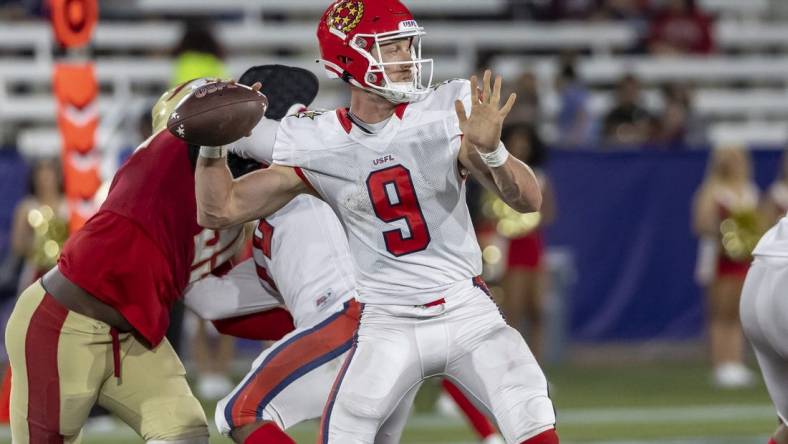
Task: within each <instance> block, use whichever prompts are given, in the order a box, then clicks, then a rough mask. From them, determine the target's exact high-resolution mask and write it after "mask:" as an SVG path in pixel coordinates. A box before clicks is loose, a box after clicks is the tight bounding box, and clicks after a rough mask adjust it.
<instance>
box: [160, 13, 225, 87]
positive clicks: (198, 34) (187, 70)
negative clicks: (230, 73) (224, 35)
mask: <svg viewBox="0 0 788 444" xmlns="http://www.w3.org/2000/svg"><path fill="white" fill-rule="evenodd" d="M172 55H173V57H174V58H175V71H174V73H173V77H172V82H171V83H172V84H173V85H177V84H179V83H183V82H186V81H188V80H191V79H194V78H197V77H219V78H227V69H226V67H225V65H224V61H223V60H224V57H225V50H224V48H223V47H222V45H221V43H219V41H218V40H217V39H216V37H215V36H214V34H213V30H212V29H211V28H210V27H209V26H208V25H207V24H205V23H202V22H188V23H187V24H186V29H185V31H184V33H183V36H182V37H181V40H180V42H179V43H178V45H177V46H176V47H175V49H173V51H172Z"/></svg>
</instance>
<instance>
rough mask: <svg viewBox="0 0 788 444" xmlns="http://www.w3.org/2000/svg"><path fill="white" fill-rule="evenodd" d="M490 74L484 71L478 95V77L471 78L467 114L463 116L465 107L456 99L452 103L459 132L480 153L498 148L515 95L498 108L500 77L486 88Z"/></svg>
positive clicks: (510, 96)
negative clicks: (468, 114) (457, 120)
mask: <svg viewBox="0 0 788 444" xmlns="http://www.w3.org/2000/svg"><path fill="white" fill-rule="evenodd" d="M491 79H492V71H490V70H489V69H488V70H486V71H484V77H483V78H482V90H481V95H480V94H479V92H480V90H479V87H478V80H479V79H478V78H477V77H476V76H475V75H474V76H471V115H470V116H466V114H465V106H463V104H462V102H461V101H460V100H457V101H455V102H454V109H455V111H457V118H458V119H459V120H460V130H461V131H462V132H463V134H464V135H465V137H466V138H467V139H468V141H469V142H471V143H472V144H474V145H475V146H476V148H477V149H478V150H479V151H481V152H492V151H495V149H496V148H497V147H498V142H499V141H500V140H501V129H502V128H503V121H504V119H505V118H506V116H507V115H508V114H509V111H511V110H512V106H514V102H515V100H516V99H517V94H514V93H512V94H510V95H509V99H508V100H507V101H506V103H504V105H503V106H502V107H500V106H499V105H500V103H501V84H502V83H503V79H502V78H501V76H496V77H495V84H494V85H492V87H491V86H490V80H491Z"/></svg>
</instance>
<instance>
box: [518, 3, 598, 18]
mask: <svg viewBox="0 0 788 444" xmlns="http://www.w3.org/2000/svg"><path fill="white" fill-rule="evenodd" d="M598 10H599V8H598V0H530V1H523V0H509V13H510V16H511V17H512V18H514V19H516V20H538V21H553V20H585V19H589V18H591V17H592V16H593V15H594V14H595V13H597V12H598Z"/></svg>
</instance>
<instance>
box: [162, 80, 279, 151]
mask: <svg viewBox="0 0 788 444" xmlns="http://www.w3.org/2000/svg"><path fill="white" fill-rule="evenodd" d="M266 108H268V98H266V97H265V95H264V94H262V93H260V92H257V91H254V90H252V88H250V87H248V86H245V85H240V84H238V83H234V82H224V81H219V82H212V83H207V84H205V85H203V86H201V87H199V88H196V89H195V90H194V91H192V92H191V94H189V95H188V96H186V97H184V98H183V100H181V102H180V103H179V104H178V106H177V107H176V108H175V110H174V111H173V112H172V114H170V117H169V119H168V120H167V129H168V130H170V132H171V133H172V134H173V135H175V137H178V138H180V139H183V140H185V141H187V142H189V143H191V144H194V145H205V146H221V145H227V144H229V143H233V142H235V141H236V140H238V139H240V138H242V137H244V136H247V135H248V134H249V133H250V132H251V131H252V129H254V127H255V126H256V125H257V122H259V121H260V119H261V118H262V117H263V115H264V114H265V110H266Z"/></svg>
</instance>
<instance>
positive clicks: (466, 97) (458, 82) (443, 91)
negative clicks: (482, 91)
mask: <svg viewBox="0 0 788 444" xmlns="http://www.w3.org/2000/svg"><path fill="white" fill-rule="evenodd" d="M470 85H471V82H469V81H468V80H466V79H451V80H446V81H445V82H441V83H438V84H435V85H433V86H432V94H430V97H429V102H430V103H429V105H428V106H429V107H430V108H438V109H449V110H451V112H452V113H453V112H454V101H455V100H462V101H463V102H464V104H465V105H466V107H467V106H468V104H469V101H470V94H471V87H470Z"/></svg>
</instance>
